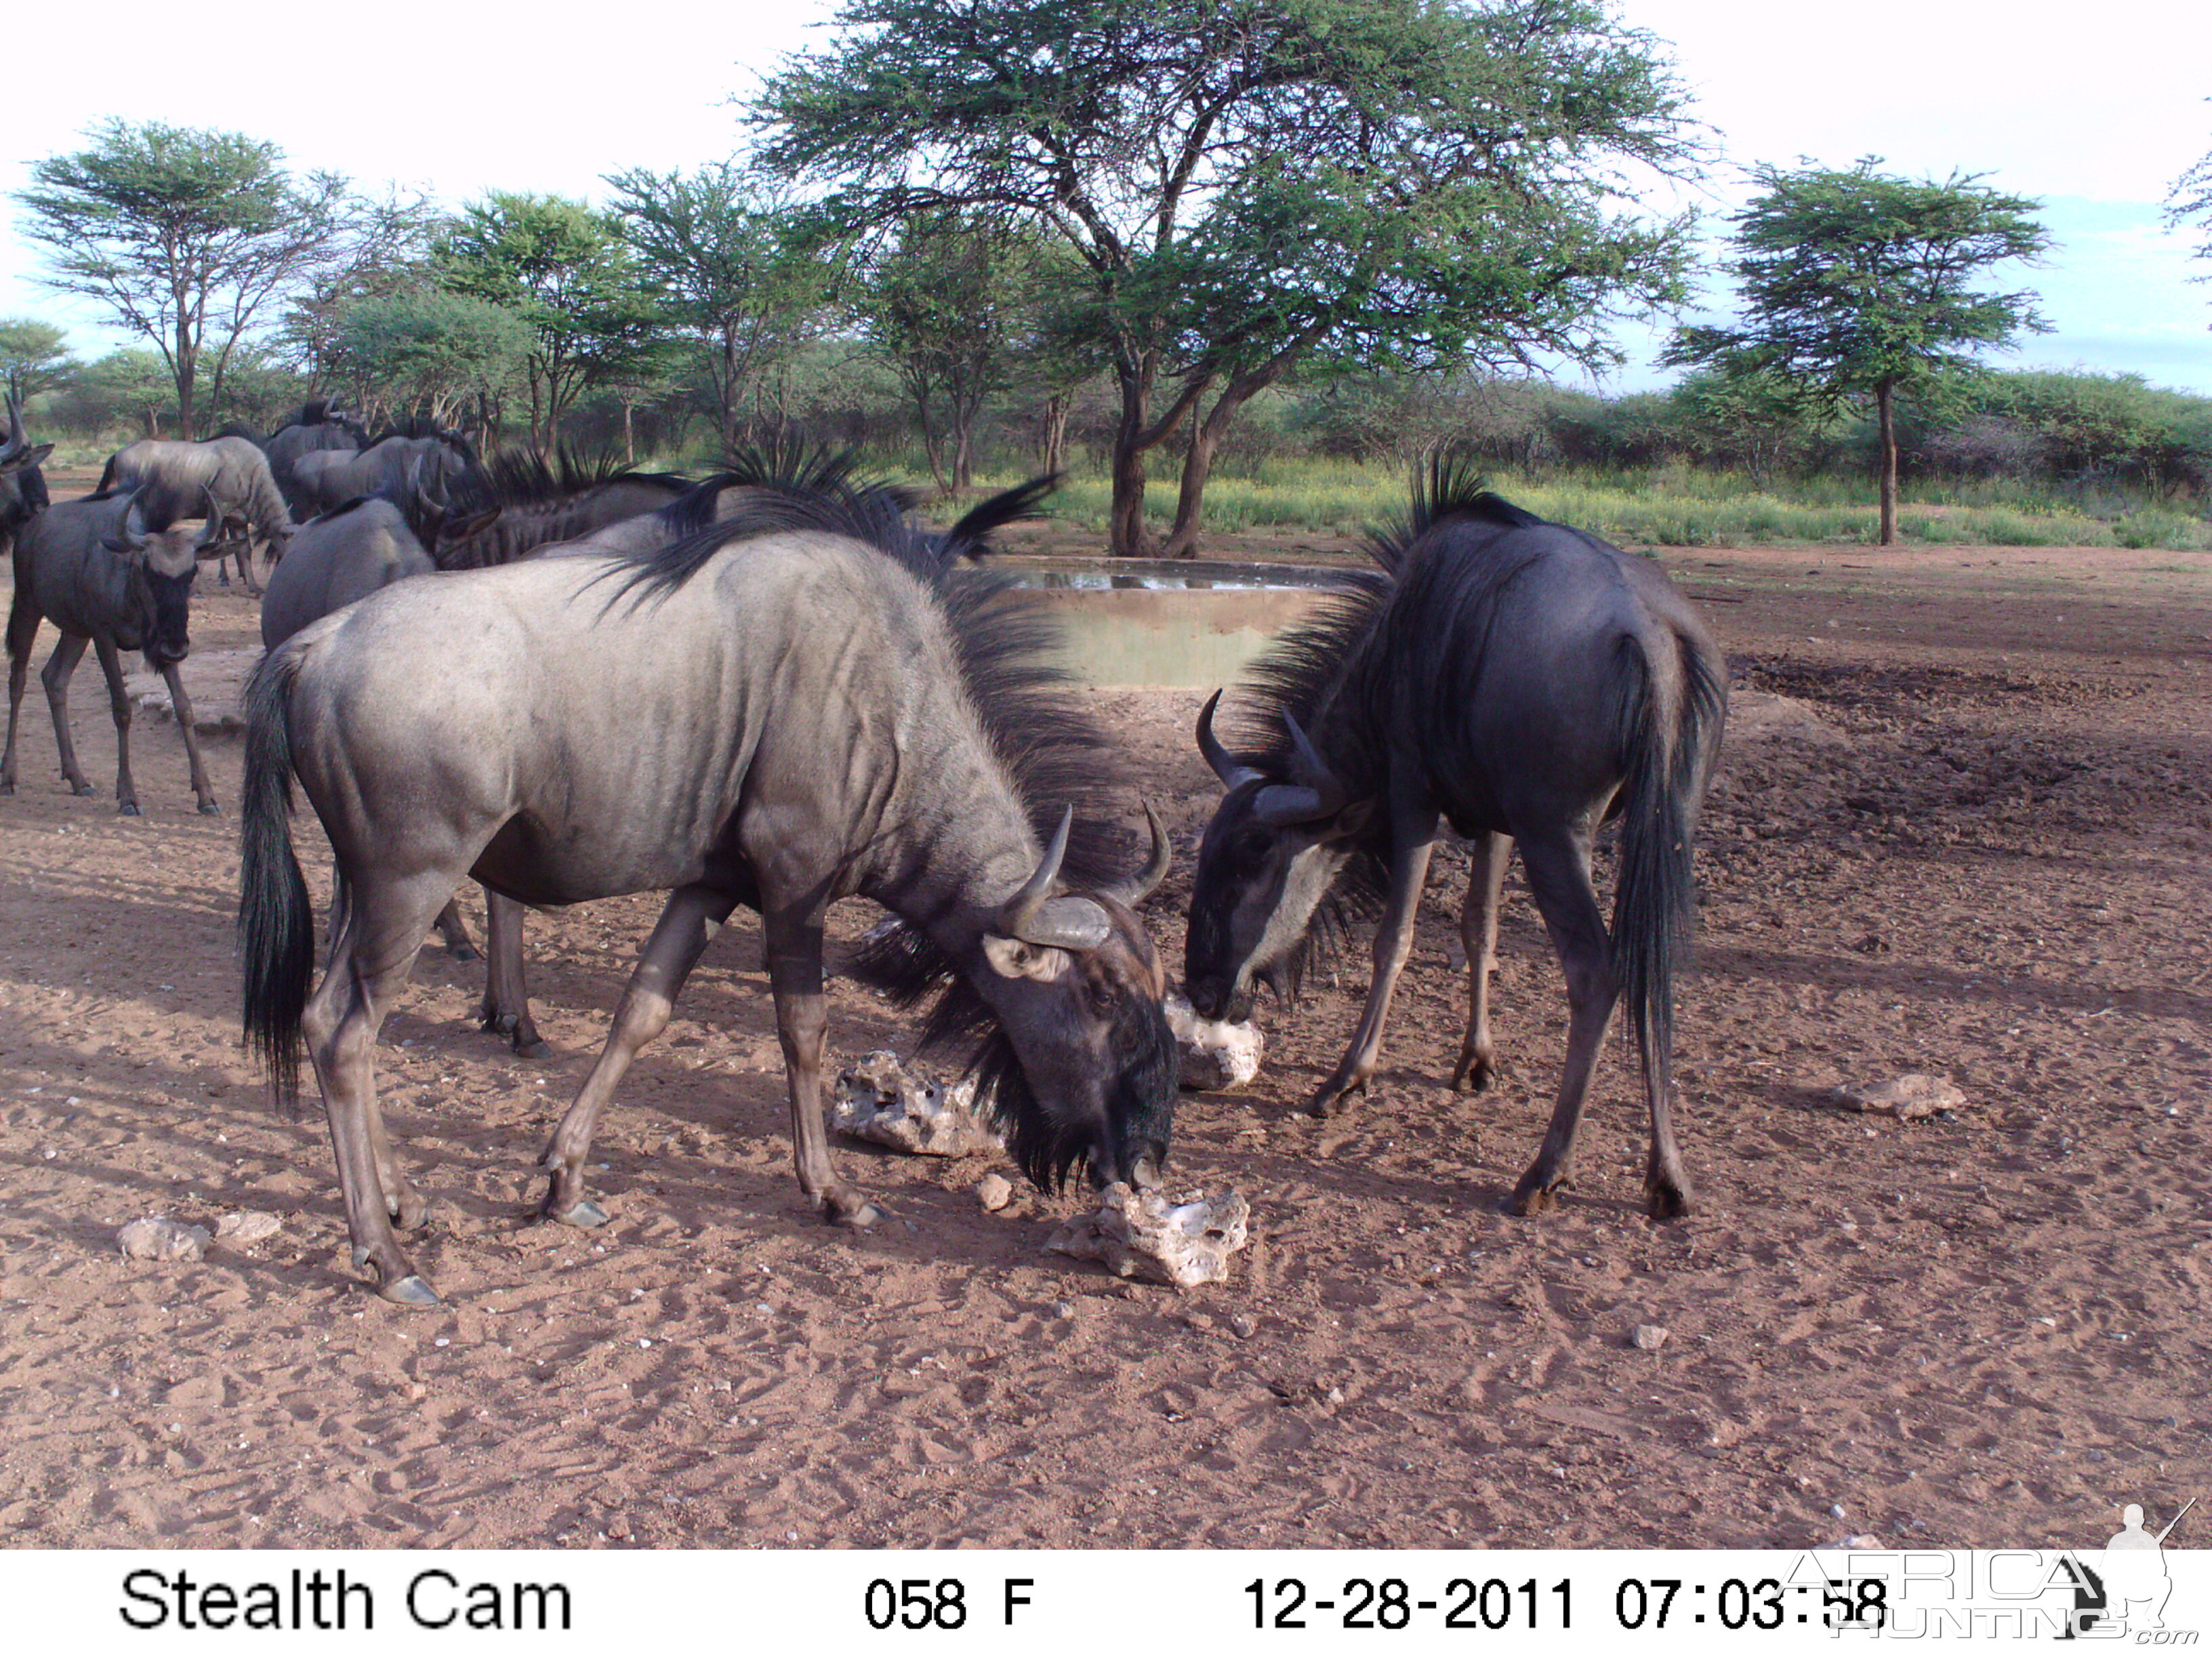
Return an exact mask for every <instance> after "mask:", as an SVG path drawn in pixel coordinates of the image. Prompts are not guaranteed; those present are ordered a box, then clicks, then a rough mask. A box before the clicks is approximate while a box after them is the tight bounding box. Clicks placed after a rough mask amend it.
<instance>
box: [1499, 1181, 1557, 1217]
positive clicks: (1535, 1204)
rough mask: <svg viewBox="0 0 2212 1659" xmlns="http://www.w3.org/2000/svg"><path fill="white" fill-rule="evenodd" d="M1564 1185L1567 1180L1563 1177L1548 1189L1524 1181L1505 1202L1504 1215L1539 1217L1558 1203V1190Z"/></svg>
mask: <svg viewBox="0 0 2212 1659" xmlns="http://www.w3.org/2000/svg"><path fill="white" fill-rule="evenodd" d="M1566 1184H1567V1178H1566V1177H1565V1176H1560V1177H1559V1179H1558V1180H1557V1181H1554V1182H1552V1183H1551V1185H1549V1186H1548V1187H1547V1186H1543V1185H1541V1184H1539V1183H1537V1182H1530V1181H1527V1180H1524V1181H1522V1183H1521V1184H1520V1185H1519V1186H1518V1187H1516V1188H1514V1189H1513V1196H1512V1197H1510V1198H1509V1199H1507V1200H1505V1213H1506V1214H1508V1215H1541V1214H1543V1213H1544V1212H1545V1211H1547V1210H1548V1209H1550V1208H1551V1207H1552V1206H1553V1205H1554V1204H1556V1203H1558V1202H1559V1189H1560V1188H1563V1187H1565V1185H1566Z"/></svg>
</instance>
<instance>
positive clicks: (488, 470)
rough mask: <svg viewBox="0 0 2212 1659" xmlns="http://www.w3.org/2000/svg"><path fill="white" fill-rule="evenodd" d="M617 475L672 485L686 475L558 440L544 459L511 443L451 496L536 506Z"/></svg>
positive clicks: (685, 485)
mask: <svg viewBox="0 0 2212 1659" xmlns="http://www.w3.org/2000/svg"><path fill="white" fill-rule="evenodd" d="M622 480H629V481H632V482H635V483H654V484H665V485H667V486H669V487H670V488H671V489H690V487H691V480H690V479H689V478H686V477H682V476H681V475H679V474H678V473H674V472H641V471H638V470H637V469H636V468H635V466H632V465H629V463H627V462H623V461H618V460H617V459H615V458H614V456H613V454H612V453H604V454H599V455H595V456H591V457H588V458H586V457H584V456H580V455H578V454H577V453H575V452H574V450H572V449H570V448H569V447H568V446H567V445H566V444H563V445H562V446H561V447H559V448H558V449H556V450H555V451H554V453H553V455H552V457H551V459H547V457H546V455H545V453H544V451H542V450H538V449H532V448H528V447H523V446H520V445H513V446H509V447H507V448H505V449H502V450H501V451H500V452H499V453H497V454H495V455H494V456H493V457H492V458H491V459H490V460H489V462H487V463H486V464H485V465H483V466H482V467H481V468H479V469H477V471H475V472H473V473H471V475H470V477H469V480H468V484H467V487H466V488H467V499H466V500H465V501H463V500H461V499H459V498H458V497H457V499H456V500H455V501H454V505H455V506H456V507H464V506H465V507H475V508H477V509H479V510H481V509H484V508H489V507H538V506H542V505H544V504H546V503H549V502H553V501H566V500H568V498H569V497H570V496H572V495H582V494H583V493H584V492H585V491H586V490H589V489H598V488H599V486H600V485H601V484H609V483H617V482H618V481H622Z"/></svg>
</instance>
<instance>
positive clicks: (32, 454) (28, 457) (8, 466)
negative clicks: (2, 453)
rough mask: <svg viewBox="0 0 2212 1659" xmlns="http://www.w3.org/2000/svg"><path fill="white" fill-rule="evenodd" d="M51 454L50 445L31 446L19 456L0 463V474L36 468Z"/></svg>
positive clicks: (51, 447)
mask: <svg viewBox="0 0 2212 1659" xmlns="http://www.w3.org/2000/svg"><path fill="white" fill-rule="evenodd" d="M52 453H54V447H53V446H52V444H33V446H32V447H30V448H28V449H27V450H25V451H24V452H23V453H21V454H20V455H10V456H9V458H8V459H6V460H5V461H0V472H14V471H18V470H19V469H21V468H23V467H27V466H36V465H38V464H39V463H40V461H43V460H45V459H46V457H47V456H49V455H51V454H52Z"/></svg>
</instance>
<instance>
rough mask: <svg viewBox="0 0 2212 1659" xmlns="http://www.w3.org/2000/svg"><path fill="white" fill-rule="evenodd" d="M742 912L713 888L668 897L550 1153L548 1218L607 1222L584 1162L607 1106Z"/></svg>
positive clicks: (575, 1224) (547, 1162)
mask: <svg viewBox="0 0 2212 1659" xmlns="http://www.w3.org/2000/svg"><path fill="white" fill-rule="evenodd" d="M735 908H737V900H736V899H735V898H734V897H732V896H731V895H729V894H727V893H722V892H718V891H716V890H714V889H713V888H711V887H698V886H693V887H679V888H678V889H677V890H675V891H674V892H673V893H671V894H670V895H669V896H668V903H667V906H666V908H664V909H663V910H662V911H661V913H660V920H659V921H658V922H657V923H655V924H654V926H653V937H652V938H650V939H647V940H646V942H645V949H644V950H643V951H641V952H640V953H639V956H638V960H637V966H636V968H635V969H633V970H632V971H631V974H630V976H629V985H628V986H626V987H624V988H623V998H622V1003H621V1006H618V1007H617V1009H616V1010H615V1018H614V1024H612V1025H611V1026H610V1027H609V1028H608V1030H607V1043H606V1047H605V1048H603V1049H602V1050H600V1052H599V1064H598V1065H596V1066H592V1074H591V1075H590V1076H589V1077H587V1078H586V1079H584V1086H583V1087H582V1088H581V1089H580V1090H578V1091H576V1098H575V1101H574V1103H573V1104H571V1105H570V1106H569V1108H568V1111H567V1113H566V1114H565V1115H563V1116H562V1119H561V1123H560V1127H558V1128H556V1129H555V1130H554V1132H553V1139H552V1142H551V1144H550V1146H547V1147H546V1149H545V1159H544V1163H545V1168H546V1170H548V1171H549V1172H550V1175H551V1177H552V1179H551V1181H550V1183H549V1184H548V1186H547V1188H546V1192H545V1203H544V1210H543V1213H544V1215H545V1216H546V1217H547V1218H549V1219H551V1220H554V1221H565V1222H567V1223H568V1225H570V1226H572V1227H596V1226H598V1225H599V1223H601V1222H602V1221H605V1219H606V1218H607V1212H605V1210H603V1209H601V1208H600V1207H599V1206H598V1205H596V1204H594V1203H593V1202H592V1200H590V1199H588V1198H586V1197H585V1196H584V1158H585V1155H586V1153H588V1152H590V1151H591V1150H592V1131H593V1130H594V1129H596V1128H597V1127H599V1109H600V1108H602V1107H603V1106H605V1104H606V1103H607V1102H608V1100H609V1099H610V1098H611V1097H612V1096H613V1094H614V1091H615V1085H617V1084H618V1083H620V1082H621V1081H622V1076H623V1073H624V1072H626V1071H628V1070H629V1063H630V1061H631V1060H634V1059H635V1058H636V1055H637V1051H638V1050H639V1049H640V1048H643V1047H645V1045H646V1044H647V1043H648V1042H652V1041H653V1038H655V1037H657V1036H659V1035H660V1033H661V1032H662V1031H663V1030H665V1028H666V1027H667V1024H668V1017H669V1015H670V1014H671V1012H673V1011H674V1009H675V1006H676V994H677V993H678V991H681V990H682V989H683V988H684V980H685V979H686V978H687V977H689V975H690V972H691V970H692V969H694V968H695V967H696V966H698V963H699V957H700V953H701V952H702V951H705V950H706V948H707V941H708V940H709V939H713V938H714V935H715V934H716V933H719V932H720V931H721V926H722V922H723V920H724V919H725V918H726V917H727V916H728V915H729V914H730V912H731V911H732V910H733V909H735Z"/></svg>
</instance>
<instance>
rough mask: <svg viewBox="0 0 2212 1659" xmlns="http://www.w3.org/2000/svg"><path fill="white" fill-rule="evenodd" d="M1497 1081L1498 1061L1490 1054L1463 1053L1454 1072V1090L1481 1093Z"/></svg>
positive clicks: (1455, 1092) (1456, 1092) (1455, 1091)
mask: <svg viewBox="0 0 2212 1659" xmlns="http://www.w3.org/2000/svg"><path fill="white" fill-rule="evenodd" d="M1497 1081H1498V1066H1497V1062H1496V1061H1494V1060H1492V1059H1491V1058H1490V1056H1489V1055H1487V1054H1461V1055H1460V1057H1459V1065H1458V1066H1457V1067H1456V1068H1455V1070H1454V1071H1453V1073H1452V1092H1453V1093H1454V1094H1461V1093H1471V1094H1478V1095H1479V1094H1480V1093H1481V1092H1482V1091H1484V1090H1485V1089H1487V1088H1488V1087H1489V1086H1490V1085H1492V1084H1493V1083H1495V1082H1497Z"/></svg>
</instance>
